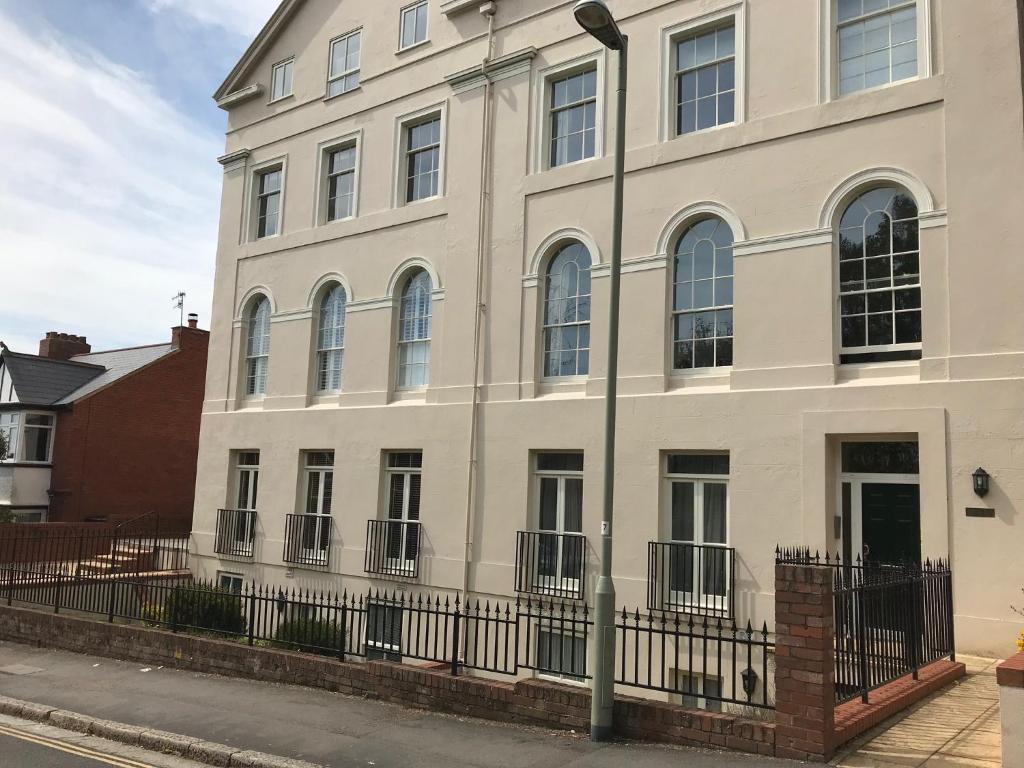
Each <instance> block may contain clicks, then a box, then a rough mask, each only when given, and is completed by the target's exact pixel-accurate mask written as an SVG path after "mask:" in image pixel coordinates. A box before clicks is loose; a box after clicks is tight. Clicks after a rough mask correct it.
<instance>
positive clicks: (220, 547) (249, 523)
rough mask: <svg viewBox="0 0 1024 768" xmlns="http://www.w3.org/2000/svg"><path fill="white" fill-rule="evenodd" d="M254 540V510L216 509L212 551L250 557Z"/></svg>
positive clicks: (231, 555) (232, 555) (219, 553)
mask: <svg viewBox="0 0 1024 768" xmlns="http://www.w3.org/2000/svg"><path fill="white" fill-rule="evenodd" d="M255 541H256V510H254V509H218V510H217V534H216V537H215V539H214V544H213V551H214V552H216V553H217V554H218V555H228V556H230V557H252V556H253V553H254V545H255Z"/></svg>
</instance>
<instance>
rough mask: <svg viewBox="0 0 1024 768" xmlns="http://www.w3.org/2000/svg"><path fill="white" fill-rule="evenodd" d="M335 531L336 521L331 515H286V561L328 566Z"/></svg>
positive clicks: (297, 563) (284, 557)
mask: <svg viewBox="0 0 1024 768" xmlns="http://www.w3.org/2000/svg"><path fill="white" fill-rule="evenodd" d="M333 531H334V521H333V520H332V518H331V516H330V515H305V514H297V515H296V514H290V515H286V516H285V529H284V555H283V559H284V561H285V562H286V563H294V564H295V565H311V566H315V567H319V568H326V567H327V566H328V565H330V562H331V534H332V532H333Z"/></svg>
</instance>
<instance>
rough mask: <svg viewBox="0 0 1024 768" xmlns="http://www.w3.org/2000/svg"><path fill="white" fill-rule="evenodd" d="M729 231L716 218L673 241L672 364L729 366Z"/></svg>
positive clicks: (680, 366) (683, 367) (678, 367)
mask: <svg viewBox="0 0 1024 768" xmlns="http://www.w3.org/2000/svg"><path fill="white" fill-rule="evenodd" d="M732 237H733V235H732V230H731V229H730V228H729V225H728V224H726V223H725V222H724V221H722V220H721V219H719V218H717V217H712V218H707V219H703V220H701V221H698V222H697V223H696V224H693V225H692V226H690V228H689V229H687V230H686V231H685V232H684V233H683V236H682V237H680V238H679V242H678V243H677V244H676V257H675V267H674V270H673V277H672V329H673V330H672V367H673V368H674V369H675V370H687V369H690V368H713V367H715V366H720V365H732V338H733V336H732Z"/></svg>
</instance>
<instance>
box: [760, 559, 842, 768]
mask: <svg viewBox="0 0 1024 768" xmlns="http://www.w3.org/2000/svg"><path fill="white" fill-rule="evenodd" d="M832 612H833V607H832V569H831V568H825V567H821V566H816V565H776V566H775V632H776V639H775V643H776V648H775V723H776V726H775V755H776V757H789V758H795V759H797V760H815V761H821V762H824V761H826V760H828V759H829V758H830V757H831V756H832V752H833V750H834V748H835V744H834V742H835V658H834V650H833V643H834V639H833V633H834V632H835V622H834V618H833V615H832Z"/></svg>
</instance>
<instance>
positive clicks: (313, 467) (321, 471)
mask: <svg viewBox="0 0 1024 768" xmlns="http://www.w3.org/2000/svg"><path fill="white" fill-rule="evenodd" d="M320 454H330V456H331V463H330V464H311V463H310V458H311V457H312V456H314V455H320ZM334 464H335V452H334V451H333V450H323V451H317V450H310V451H303V452H302V499H301V503H300V506H299V508H300V510H301V514H302V515H304V516H305V517H306V518H313V520H312V521H310V520H307V519H305V518H303V523H304V524H306V525H308V524H309V523H310V522H312V523H313V536H312V538H313V541H314V546H313V548H312V549H310V548H308V547H306V546H305V544H306V531H305V530H303V531H301V534H300V535H301V537H302V541H301V542H300V543H301V545H302V548H301V552H302V555H301V557H302V559H303V562H306V563H320V562H321V560H322V556H321V555H320V553H321V552H322V551H323V550H325V549H327V548H328V547H329V546H330V543H331V526H332V525H333V524H334V518H333V517H332V515H331V509H330V508H328V510H327V512H324V495H325V494H324V489H325V488H327V486H328V484H329V485H330V488H331V493H330V496H331V501H330V505H329V506H333V504H334ZM314 476H316V477H317V494H316V501H315V504H316V508H315V510H314V511H310V509H309V501H310V498H309V496H310V484H311V483H312V482H313V477H314ZM325 521H326V523H327V525H326V526H325V525H324V522H325ZM325 528H326V530H325ZM325 537H326V541H324V538H325ZM324 545H326V546H324Z"/></svg>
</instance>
